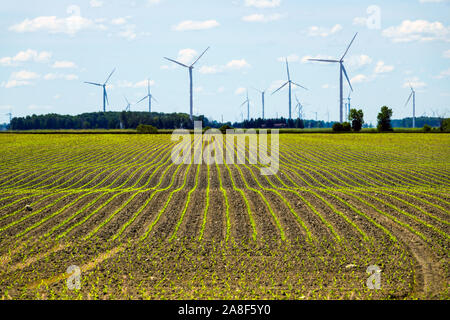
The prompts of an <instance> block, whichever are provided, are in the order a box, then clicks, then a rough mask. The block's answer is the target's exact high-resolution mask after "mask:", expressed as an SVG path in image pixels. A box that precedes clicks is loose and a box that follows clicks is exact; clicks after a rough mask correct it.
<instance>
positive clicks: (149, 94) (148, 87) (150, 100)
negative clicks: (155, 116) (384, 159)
mask: <svg viewBox="0 0 450 320" xmlns="http://www.w3.org/2000/svg"><path fill="white" fill-rule="evenodd" d="M147 81H148V83H147V95H146V96H145V97H143V98H142V99H141V100H139V101H138V102H137V103H136V104H138V103H139V102H141V101H144V100H145V99H147V98H148V112H152V99H153V100H154V101H155V102H158V100H156V99H155V98H154V97H153V95H152V94H151V93H150V79H149V80H147Z"/></svg>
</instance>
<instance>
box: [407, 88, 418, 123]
mask: <svg viewBox="0 0 450 320" xmlns="http://www.w3.org/2000/svg"><path fill="white" fill-rule="evenodd" d="M409 87H410V88H411V94H410V95H409V98H408V100H407V101H406V103H405V107H406V106H407V105H408V103H409V101H410V100H411V97H412V98H413V128H415V127H416V92H415V91H414V89H413V87H412V86H411V84H409Z"/></svg>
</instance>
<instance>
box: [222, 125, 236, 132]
mask: <svg viewBox="0 0 450 320" xmlns="http://www.w3.org/2000/svg"><path fill="white" fill-rule="evenodd" d="M227 129H234V128H233V127H230V126H229V125H227V124H224V125H223V126H221V127H220V132H222V134H225V133H227Z"/></svg>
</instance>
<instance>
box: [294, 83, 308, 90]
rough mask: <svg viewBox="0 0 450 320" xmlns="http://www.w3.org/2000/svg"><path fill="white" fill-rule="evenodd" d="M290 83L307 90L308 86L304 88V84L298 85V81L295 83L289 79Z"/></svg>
mask: <svg viewBox="0 0 450 320" xmlns="http://www.w3.org/2000/svg"><path fill="white" fill-rule="evenodd" d="M291 83H292V84H294V85H296V86H297V87H300V88H303V89H305V90H308V88H305V87H304V86H301V85H299V84H298V83H295V82H293V81H291Z"/></svg>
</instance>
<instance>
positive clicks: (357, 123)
mask: <svg viewBox="0 0 450 320" xmlns="http://www.w3.org/2000/svg"><path fill="white" fill-rule="evenodd" d="M348 120H349V121H351V124H352V129H353V131H355V132H359V131H361V128H362V126H363V124H364V112H363V111H362V110H361V109H360V110H356V109H350V114H349V115H348Z"/></svg>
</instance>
